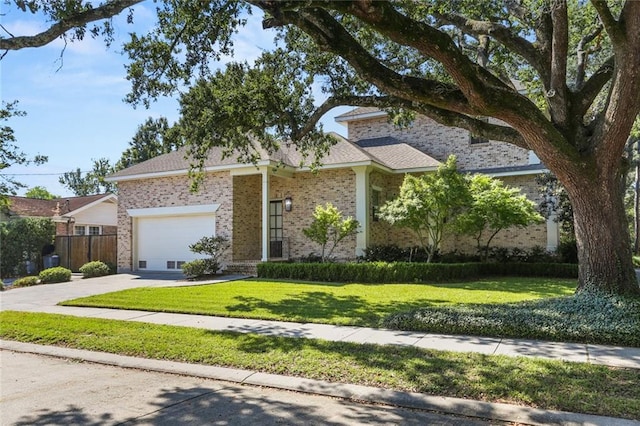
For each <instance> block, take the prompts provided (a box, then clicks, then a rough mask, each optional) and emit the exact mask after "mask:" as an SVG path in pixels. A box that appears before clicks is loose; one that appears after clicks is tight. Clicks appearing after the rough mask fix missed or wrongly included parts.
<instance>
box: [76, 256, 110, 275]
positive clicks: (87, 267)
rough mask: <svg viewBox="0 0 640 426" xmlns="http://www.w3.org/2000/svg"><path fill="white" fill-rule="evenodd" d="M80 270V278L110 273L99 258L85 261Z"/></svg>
mask: <svg viewBox="0 0 640 426" xmlns="http://www.w3.org/2000/svg"><path fill="white" fill-rule="evenodd" d="M80 272H81V273H82V278H93V277H103V276H105V275H109V274H111V270H110V269H109V266H108V265H107V264H106V263H104V262H100V261H99V260H94V261H93V262H89V263H85V264H84V265H82V266H81V267H80Z"/></svg>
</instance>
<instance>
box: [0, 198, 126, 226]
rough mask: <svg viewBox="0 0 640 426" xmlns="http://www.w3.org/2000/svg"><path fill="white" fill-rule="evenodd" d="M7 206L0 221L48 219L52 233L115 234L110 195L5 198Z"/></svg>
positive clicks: (114, 205) (113, 204)
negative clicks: (52, 227)
mask: <svg viewBox="0 0 640 426" xmlns="http://www.w3.org/2000/svg"><path fill="white" fill-rule="evenodd" d="M7 198H8V200H9V207H8V209H7V210H6V211H3V212H2V213H0V219H1V221H3V222H5V221H9V220H12V219H18V218H25V217H33V218H50V219H51V220H52V221H53V222H54V223H55V224H56V236H61V235H108V234H116V232H117V226H118V219H117V214H118V213H117V204H118V198H117V197H116V196H115V195H114V194H99V195H89V196H86V197H68V198H58V199H53V200H40V199H37V198H26V197H14V196H9V197H7Z"/></svg>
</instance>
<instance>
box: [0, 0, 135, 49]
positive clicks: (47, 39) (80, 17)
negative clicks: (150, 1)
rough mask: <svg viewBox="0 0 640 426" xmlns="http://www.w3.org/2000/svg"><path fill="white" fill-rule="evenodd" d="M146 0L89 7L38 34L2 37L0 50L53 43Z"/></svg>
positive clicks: (115, 0) (122, 0)
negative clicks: (67, 33)
mask: <svg viewBox="0 0 640 426" xmlns="http://www.w3.org/2000/svg"><path fill="white" fill-rule="evenodd" d="M142 1H144V0H113V1H109V2H107V3H105V4H103V5H101V6H98V7H96V8H93V9H88V10H85V11H83V12H80V13H77V14H75V15H73V16H69V17H66V18H63V19H61V20H60V21H59V22H56V23H55V24H53V25H51V27H49V29H47V30H46V31H43V32H41V33H39V34H36V35H31V36H17V37H9V38H0V50H20V49H24V48H27V47H41V46H44V45H46V44H49V43H51V42H52V41H54V40H55V39H56V38H58V37H60V36H61V35H63V34H65V33H66V32H67V31H69V30H71V29H73V28H79V27H83V26H85V25H86V24H88V23H90V22H94V21H100V20H102V19H108V18H111V17H113V16H115V15H118V14H119V13H120V12H122V11H123V10H124V9H126V8H128V7H131V6H133V5H135V4H137V3H142Z"/></svg>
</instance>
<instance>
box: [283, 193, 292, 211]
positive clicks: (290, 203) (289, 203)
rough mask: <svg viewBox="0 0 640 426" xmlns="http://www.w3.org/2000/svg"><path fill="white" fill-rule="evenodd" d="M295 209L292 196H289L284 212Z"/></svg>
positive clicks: (285, 202) (286, 199) (285, 201)
mask: <svg viewBox="0 0 640 426" xmlns="http://www.w3.org/2000/svg"><path fill="white" fill-rule="evenodd" d="M292 208H293V199H292V198H291V197H290V196H287V197H286V198H285V199H284V210H285V211H287V212H290V211H291V209H292Z"/></svg>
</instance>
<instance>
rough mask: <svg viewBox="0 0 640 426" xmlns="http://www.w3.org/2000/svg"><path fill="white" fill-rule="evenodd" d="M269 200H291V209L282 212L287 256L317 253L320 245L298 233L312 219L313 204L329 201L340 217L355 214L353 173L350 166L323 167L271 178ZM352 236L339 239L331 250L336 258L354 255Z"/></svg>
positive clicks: (354, 239) (314, 205) (346, 257)
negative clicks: (288, 251)
mask: <svg viewBox="0 0 640 426" xmlns="http://www.w3.org/2000/svg"><path fill="white" fill-rule="evenodd" d="M270 188H271V189H270V191H271V197H272V199H284V198H285V197H287V196H290V197H291V198H292V199H293V209H292V211H290V212H284V215H283V233H284V237H285V239H286V238H288V240H289V248H290V254H291V257H294V258H295V257H301V256H307V255H309V254H311V253H316V254H320V246H319V245H318V244H316V243H313V242H312V241H311V240H309V239H308V238H307V237H305V236H304V234H303V233H302V229H303V228H307V227H309V225H310V224H311V222H312V220H313V212H314V210H315V208H316V206H317V205H323V206H324V205H325V204H326V203H327V202H331V203H332V204H333V205H334V206H336V207H337V208H338V209H339V210H340V211H341V212H342V214H343V216H345V217H346V216H353V217H355V215H356V196H355V173H354V172H353V171H352V170H351V169H336V170H323V171H320V172H318V173H317V174H314V173H310V172H304V173H296V174H295V175H294V177H293V178H279V177H272V178H271V187H270ZM355 247H356V238H355V236H353V237H350V238H346V239H345V240H343V241H342V242H341V243H340V244H339V245H338V246H337V247H336V249H335V250H334V252H333V256H335V257H336V258H338V259H353V258H354V256H355Z"/></svg>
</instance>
